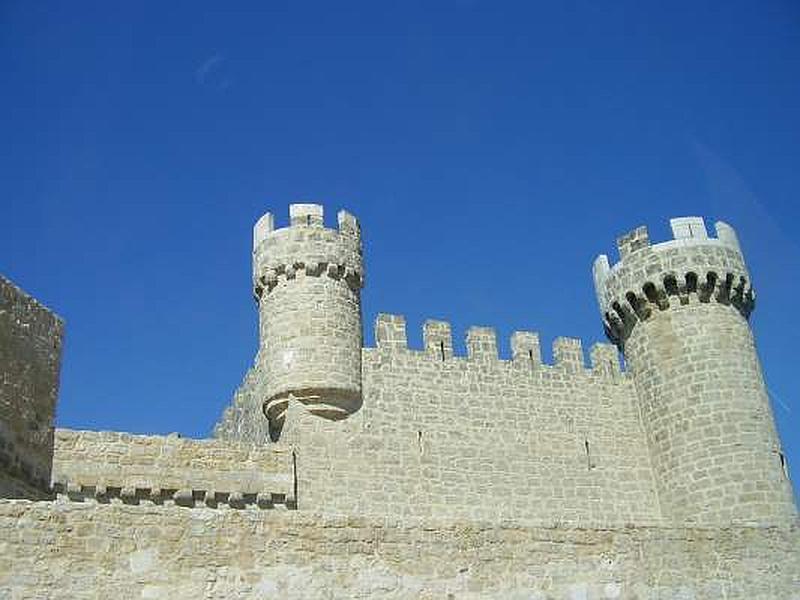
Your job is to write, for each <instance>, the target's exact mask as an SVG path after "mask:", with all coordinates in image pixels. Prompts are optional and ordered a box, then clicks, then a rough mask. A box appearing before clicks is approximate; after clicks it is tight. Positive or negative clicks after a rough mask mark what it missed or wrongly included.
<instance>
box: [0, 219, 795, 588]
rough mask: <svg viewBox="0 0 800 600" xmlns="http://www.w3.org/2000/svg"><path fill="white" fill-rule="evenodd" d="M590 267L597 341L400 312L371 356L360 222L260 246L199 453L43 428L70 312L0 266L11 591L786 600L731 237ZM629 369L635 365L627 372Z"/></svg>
mask: <svg viewBox="0 0 800 600" xmlns="http://www.w3.org/2000/svg"><path fill="white" fill-rule="evenodd" d="M671 225H672V231H673V237H674V239H672V240H670V241H667V242H663V243H658V244H651V243H650V241H649V239H648V233H647V230H646V229H645V228H643V227H641V228H638V229H636V230H634V231H633V232H631V233H629V234H627V235H625V236H623V237H621V238H620V239H619V240H618V249H619V261H618V262H617V263H616V264H614V265H613V266H612V265H611V264H610V262H609V259H608V258H607V257H606V256H605V255H601V256H600V257H598V258H597V260H596V261H595V263H594V270H593V273H594V281H595V287H596V290H597V299H598V303H599V307H600V315H601V318H602V323H603V325H604V327H605V332H606V334H607V336H608V338H609V339H610V340H611V342H612V343H611V344H606V343H600V344H595V345H594V346H593V347H592V349H591V352H590V357H591V360H590V363H591V364H590V366H589V367H587V366H586V365H585V363H584V353H583V349H582V346H581V342H580V341H579V340H575V339H568V338H559V339H557V340H556V341H555V342H554V345H553V356H554V364H552V365H547V364H543V363H542V359H541V353H540V344H539V338H538V335H537V334H536V333H532V332H516V333H515V334H514V335H513V336H512V338H511V349H512V358H511V359H510V360H501V359H500V358H499V357H498V350H497V340H496V336H495V333H494V331H493V330H492V329H488V328H483V327H473V328H471V329H470V330H469V331H468V333H467V340H466V346H467V356H464V357H460V356H455V355H454V352H453V342H452V335H451V330H450V326H449V324H448V323H446V322H442V321H428V322H426V323H425V326H424V350H421V351H417V350H412V349H409V347H408V345H407V341H406V327H405V321H404V319H403V317H401V316H397V315H380V316H379V317H378V319H377V322H376V323H375V340H376V344H375V347H374V348H369V347H364V346H363V341H362V322H361V301H360V294H361V289H362V287H363V285H364V269H363V259H362V246H361V237H360V230H359V225H358V222H357V221H356V219H355V218H354V217H353V216H352V215H350V214H348V213H347V212H344V211H341V212H339V214H338V227H337V228H335V229H334V228H328V227H326V226H325V223H324V219H323V211H322V207H321V206H318V205H314V204H294V205H292V206H291V207H290V223H289V225H288V226H286V227H280V228H276V226H275V221H274V217H273V216H272V215H271V214H266V215H264V217H262V218H261V219H260V220H259V221H258V222H257V224H256V226H255V229H254V239H253V292H254V295H255V299H256V302H257V304H258V309H259V334H260V335H259V339H260V343H259V348H258V352H257V355H256V357H255V360H254V363H253V366H252V368H251V369H250V370H249V372H248V373H247V374H246V376H245V379H244V382H243V383H242V385H241V386H240V388H239V390H238V391H237V393H236V395H235V397H234V399H233V402H232V403H231V405H230V406H229V407H228V408H227V409H226V410H225V413H224V415H223V416H222V418H221V420H220V422H219V423H218V424H217V425H216V427H215V431H214V439H209V440H193V439H184V438H180V437H178V436H174V435H173V436H140V435H131V434H126V433H116V432H93V431H74V430H67V429H54V428H53V425H52V424H53V413H54V407H55V401H56V395H57V388H58V373H59V364H60V346H61V335H62V329H63V324H62V322H61V320H60V319H59V318H57V317H55V316H54V315H53V314H52V313H51V312H50V311H48V310H47V309H45V308H44V307H42V306H41V305H40V304H38V303H37V302H36V301H35V300H33V299H31V298H30V297H29V296H27V295H26V294H24V293H23V292H22V291H20V290H19V289H18V288H16V287H15V286H14V285H13V284H11V283H10V282H8V281H7V280H5V279H2V278H0V293H1V298H2V304H0V373H2V377H0V498H4V499H2V500H0V531H2V535H0V599H5V598H14V599H16V598H99V597H102V598H106V597H118V598H168V597H173V598H273V597H274V598H278V597H281V598H283V597H289V598H368V597H369V598H372V597H376V598H519V599H522V598H526V599H538V600H544V599H562V598H563V599H569V600H594V599H601V598H637V599H645V598H659V599H661V598H664V599H667V598H670V599H672V598H680V599H701V598H702V599H705V598H715V599H716V598H743V599H744V598H746V599H756V598H764V599H791V600H800V529H799V528H798V515H797V508H796V505H795V501H794V498H793V494H792V487H791V483H790V481H789V474H788V467H787V464H786V459H785V457H784V455H783V452H782V450H781V446H780V440H779V439H778V436H777V433H776V430H775V426H774V421H773V416H772V411H771V408H770V402H769V398H768V395H767V392H766V388H765V385H764V380H763V376H762V373H761V367H760V364H759V360H758V356H757V354H756V349H755V344H754V340H753V335H752V331H751V329H750V327H749V324H748V318H749V315H750V313H751V311H752V310H753V308H754V302H755V294H754V291H753V288H752V285H751V278H750V275H749V273H748V270H747V266H746V264H745V261H744V257H743V255H742V252H741V249H740V246H739V242H738V240H737V236H736V233H735V232H734V230H733V229H732V228H731V227H730V226H728V225H727V224H725V223H721V222H720V223H717V224H716V227H715V229H716V231H715V236H713V237H710V236H709V234H708V231H707V229H706V225H705V224H704V222H703V220H702V219H699V218H693V217H692V218H681V219H673V220H672V221H671ZM620 353H621V354H622V355H623V357H624V364H625V369H624V370H623V369H622V367H621V364H620Z"/></svg>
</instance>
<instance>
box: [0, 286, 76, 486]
mask: <svg viewBox="0 0 800 600" xmlns="http://www.w3.org/2000/svg"><path fill="white" fill-rule="evenodd" d="M62 334H63V322H62V321H61V319H59V318H58V317H57V316H56V315H54V314H53V313H52V312H50V311H49V310H48V309H47V308H45V307H44V306H42V305H41V304H39V302H37V301H36V300H34V299H33V298H31V297H30V296H29V295H27V294H26V293H25V292H23V291H22V290H20V289H19V288H18V287H16V286H15V285H14V284H13V283H11V282H10V281H8V280H7V279H5V278H4V277H2V276H0V497H5V498H9V497H10V498H14V497H17V498H38V497H43V496H46V495H47V493H48V490H49V487H50V468H51V464H52V457H53V417H54V413H55V405H56V398H57V396H58V375H59V369H60V360H61V337H62Z"/></svg>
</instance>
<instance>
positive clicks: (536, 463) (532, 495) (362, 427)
mask: <svg viewBox="0 0 800 600" xmlns="http://www.w3.org/2000/svg"><path fill="white" fill-rule="evenodd" d="M381 319H382V321H381V322H379V332H378V335H377V339H378V347H377V348H374V349H365V350H364V356H363V365H364V395H365V400H364V405H363V406H362V408H361V410H360V411H359V412H357V413H356V414H354V415H353V416H351V417H350V418H348V419H346V420H343V421H336V422H332V421H326V420H324V419H320V418H317V417H314V416H312V415H310V414H308V412H307V411H306V410H305V409H304V408H303V407H302V406H301V405H300V404H299V403H297V404H296V406H295V408H294V410H292V409H291V408H290V411H289V412H290V414H289V415H288V416H287V425H286V427H287V430H286V431H285V432H284V433H285V436H286V437H285V438H284V439H285V441H286V443H288V444H292V445H293V447H295V448H296V449H297V468H298V501H299V503H298V505H299V508H300V509H301V510H324V511H326V512H329V513H338V514H358V515H373V516H381V515H392V516H396V515H404V516H415V517H431V516H432V517H453V518H463V519H486V520H491V519H515V520H522V521H534V522H544V523H571V524H591V525H600V526H614V525H616V526H619V525H624V524H626V523H637V524H646V523H658V522H660V511H659V507H658V502H657V500H656V495H655V482H654V480H653V477H652V470H651V464H650V458H649V454H648V452H647V447H646V442H645V438H644V433H643V431H642V429H641V426H640V423H639V420H638V413H637V411H636V408H635V405H634V391H633V385H632V382H631V381H630V380H629V379H628V377H626V376H624V375H623V374H621V373H620V372H619V362H618V361H617V358H616V353H615V352H614V351H613V349H612V352H611V353H610V354H609V353H608V352H604V351H605V350H607V348H606V347H605V346H600V350H601V351H598V349H595V351H594V352H593V356H594V362H595V366H594V367H593V368H592V369H587V368H586V367H584V366H583V353H582V350H581V349H580V345H579V342H578V341H577V340H563V339H562V340H559V341H557V342H556V350H555V355H556V357H557V361H558V362H557V364H556V365H553V366H550V365H542V364H540V358H539V356H538V345H537V346H536V352H535V353H529V352H522V351H520V352H517V353H516V358H515V359H514V360H512V361H501V360H499V359H498V358H497V353H496V344H495V342H494V338H493V333H492V332H490V331H488V330H473V331H471V333H470V342H469V344H468V345H469V346H470V347H471V348H472V351H471V356H469V357H466V358H459V357H453V356H452V341H451V340H450V339H449V337H448V333H447V332H449V328H447V327H444V325H446V324H442V323H438V324H435V325H436V327H434V324H432V325H430V326H429V327H428V332H427V334H426V339H427V340H428V342H427V344H428V349H427V350H426V351H423V352H418V351H411V350H408V349H407V348H406V346H405V343H404V340H405V330H404V324H403V323H402V319H401V318H399V317H388V316H383V317H381ZM392 324H394V325H393V326H394V327H395V328H396V330H395V331H394V337H393V336H392V334H390V332H389V331H388V328H389V326H391V325H392ZM381 328H382V330H381ZM434 330H435V331H437V332H438V333H439V334H442V332H445V333H444V334H443V335H439V336H438V337H437V336H435V335H433V331H434ZM515 339H517V341H519V339H520V336H517V338H515ZM527 339H528V340H529V341H530V340H531V339H533V338H527ZM392 340H394V341H395V342H396V343H391V342H392ZM537 344H538V342H537ZM443 349H444V350H443ZM518 349H520V348H518ZM482 350H483V353H481V351H482ZM609 359H613V361H611V360H609ZM614 361H615V362H614Z"/></svg>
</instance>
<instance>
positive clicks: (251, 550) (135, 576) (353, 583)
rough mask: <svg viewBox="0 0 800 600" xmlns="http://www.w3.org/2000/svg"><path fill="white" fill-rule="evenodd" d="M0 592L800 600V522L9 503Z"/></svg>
mask: <svg viewBox="0 0 800 600" xmlns="http://www.w3.org/2000/svg"><path fill="white" fill-rule="evenodd" d="M0 532H2V535H0V557H2V559H0V598H1V599H3V600H22V599H28V598H49V599H52V600H57V599H61V598H65V599H66V598H69V599H70V600H75V599H83V598H124V599H128V598H131V599H133V598H145V599H147V598H151V599H156V598H158V599H161V598H204V599H220V600H222V599H228V598H242V599H247V598H252V599H262V598H277V597H280V598H288V599H294V598H298V599H299V598H302V599H309V600H313V599H316V598H325V599H329V600H330V599H337V598H394V599H404V598H409V599H410V598H414V599H416V598H429V599H433V598H442V599H445V598H447V599H450V598H459V599H462V598H464V599H470V598H472V599H475V598H494V599H518V600H521V599H523V598H524V599H529V600H545V599H548V600H562V599H564V600H600V599H634V598H639V599H642V598H647V599H649V600H675V599H682V600H705V599H709V600H711V599H714V600H717V599H719V598H726V599H728V600H738V599H741V600H798V598H800V591H799V590H800V555H798V553H797V547H798V545H799V544H800V533H799V532H798V529H797V526H796V525H795V526H790V527H786V528H782V529H781V528H771V529H756V528H736V529H662V528H654V527H641V528H621V529H618V530H604V529H575V528H559V527H550V528H535V527H524V526H521V525H519V524H512V523H508V522H506V523H501V522H494V523H491V524H489V523H486V522H470V523H463V522H461V523H460V522H454V521H447V520H430V519H426V520H413V519H411V520H400V519H397V518H394V517H390V518H383V519H365V518H348V517H331V516H324V515H319V514H314V513H304V512H301V511H298V512H294V511H283V512H276V511H269V512H265V511H256V510H239V511H235V510H227V509H225V510H210V509H206V508H200V509H187V508H181V507H159V506H149V505H140V506H126V505H122V504H115V503H112V504H109V505H103V504H95V503H91V502H85V503H80V504H77V503H68V502H61V501H58V502H29V501H25V500H0Z"/></svg>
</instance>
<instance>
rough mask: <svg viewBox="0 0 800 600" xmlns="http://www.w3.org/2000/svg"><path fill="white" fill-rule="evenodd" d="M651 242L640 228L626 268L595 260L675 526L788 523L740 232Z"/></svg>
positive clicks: (679, 222) (698, 232) (681, 233)
mask: <svg viewBox="0 0 800 600" xmlns="http://www.w3.org/2000/svg"><path fill="white" fill-rule="evenodd" d="M671 226H672V232H673V236H674V239H673V240H670V241H668V242H665V243H660V244H655V245H651V244H650V240H649V238H648V233H647V229H646V228H645V227H639V228H637V229H635V230H634V231H632V232H631V233H629V234H627V235H625V236H622V237H621V238H619V240H618V242H617V245H618V249H619V255H620V261H619V262H618V263H617V264H615V265H614V266H613V267H612V266H611V265H610V264H609V261H608V257H607V256H605V255H601V256H599V257H598V258H597V259H596V260H595V263H594V281H595V288H596V290H597V297H598V301H599V304H600V310H601V313H602V315H603V321H604V324H605V328H606V332H607V334H608V336H609V338H610V339H611V340H612V341H613V342H614V343H616V344H617V346H618V347H619V348H620V350H621V351H622V352H623V353H624V356H625V361H626V363H627V366H628V370H629V372H630V374H631V376H632V377H633V380H634V383H635V388H636V393H637V396H638V404H639V411H640V417H641V421H642V425H643V427H644V430H645V433H646V437H647V443H648V447H649V451H650V458H651V461H652V464H653V469H654V472H655V478H656V482H657V488H658V497H659V502H660V504H661V510H662V513H663V515H664V517H666V518H667V519H670V520H672V521H673V522H675V523H695V524H700V525H719V524H727V523H736V522H754V523H769V524H774V523H784V522H787V520H790V519H791V518H792V517H794V516H795V515H796V507H795V504H794V500H793V496H792V489H791V484H790V482H789V480H788V475H787V473H788V471H787V469H786V464H785V458H784V455H783V453H782V451H781V447H780V441H779V439H778V436H777V433H776V430H775V424H774V420H773V415H772V410H771V407H770V402H769V397H768V395H767V390H766V387H765V384H764V378H763V375H762V371H761V365H760V363H759V359H758V355H757V354H756V348H755V343H754V339H753V333H752V331H751V329H750V326H749V322H748V319H749V316H750V313H751V311H752V310H753V308H754V303H755V293H754V292H753V288H752V284H751V279H750V275H749V273H748V270H747V266H746V264H745V260H744V257H743V255H742V252H741V249H740V247H739V241H738V239H737V236H736V233H735V231H734V230H733V228H731V227H730V226H729V225H727V224H725V223H721V222H720V223H717V224H716V234H717V237H716V238H712V237H709V235H708V232H707V230H706V226H705V223H704V222H703V220H702V219H701V218H697V217H687V218H679V219H673V220H672V221H671Z"/></svg>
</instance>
